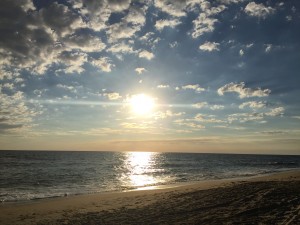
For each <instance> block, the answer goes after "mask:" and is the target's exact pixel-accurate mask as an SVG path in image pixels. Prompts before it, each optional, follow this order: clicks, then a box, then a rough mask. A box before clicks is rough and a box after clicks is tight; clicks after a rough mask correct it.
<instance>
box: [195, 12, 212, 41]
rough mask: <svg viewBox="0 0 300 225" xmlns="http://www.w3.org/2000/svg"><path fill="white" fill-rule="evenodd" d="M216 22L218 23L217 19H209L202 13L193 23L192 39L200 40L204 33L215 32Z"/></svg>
mask: <svg viewBox="0 0 300 225" xmlns="http://www.w3.org/2000/svg"><path fill="white" fill-rule="evenodd" d="M216 22H218V20H217V19H214V18H210V17H207V16H206V14H205V13H200V15H199V16H198V17H197V19H195V20H194V21H193V24H194V30H193V32H192V37H193V38H198V37H200V36H201V35H203V34H204V33H209V32H212V31H214V29H215V27H214V26H215V23H216Z"/></svg>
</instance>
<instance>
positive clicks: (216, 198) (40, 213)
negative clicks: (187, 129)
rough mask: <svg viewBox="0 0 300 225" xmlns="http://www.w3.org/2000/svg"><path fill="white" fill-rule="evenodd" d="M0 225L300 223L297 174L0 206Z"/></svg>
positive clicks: (280, 174) (291, 172) (3, 204)
mask: <svg viewBox="0 0 300 225" xmlns="http://www.w3.org/2000/svg"><path fill="white" fill-rule="evenodd" d="M0 224H1V225H17V224H20V225H25V224H26V225H31V224H39V225H42V224H47V225H50V224H51V225H52V224H65V225H66V224H69V225H77V224H86V225H92V224H105V225H107V224H114V225H115V224H139V225H140V224H285V225H288V224H290V225H292V224H294V225H296V224H298V225H299V224H300V171H299V170H297V171H289V172H281V173H276V174H272V175H267V176H262V177H255V178H243V179H232V180H221V181H220V180H218V181H205V182H197V183H194V184H186V185H177V186H176V185H175V186H166V187H165V188H162V187H160V188H157V189H153V190H140V191H131V192H122V193H104V194H93V195H82V196H73V197H64V198H56V199H47V200H40V201H34V202H27V203H17V204H16V203H14V204H11V203H10V204H8V203H2V204H1V205H0Z"/></svg>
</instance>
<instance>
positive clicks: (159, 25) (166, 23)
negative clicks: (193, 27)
mask: <svg viewBox="0 0 300 225" xmlns="http://www.w3.org/2000/svg"><path fill="white" fill-rule="evenodd" d="M179 24H180V21H179V20H177V19H173V20H158V21H156V23H155V28H156V29H157V30H159V31H161V30H163V29H164V28H165V27H171V28H174V27H176V26H177V25H179Z"/></svg>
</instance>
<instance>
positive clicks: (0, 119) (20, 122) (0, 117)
mask: <svg viewBox="0 0 300 225" xmlns="http://www.w3.org/2000/svg"><path fill="white" fill-rule="evenodd" d="M0 99H1V100H0V133H10V132H21V131H22V130H23V131H24V129H27V128H29V127H31V126H32V125H31V123H32V121H33V118H34V117H36V116H38V115H40V114H41V113H42V111H41V110H40V109H39V108H35V107H28V106H27V105H26V104H25V103H24V101H25V97H24V93H23V92H21V91H17V92H15V93H13V94H11V95H8V94H5V93H2V91H1V88H0Z"/></svg>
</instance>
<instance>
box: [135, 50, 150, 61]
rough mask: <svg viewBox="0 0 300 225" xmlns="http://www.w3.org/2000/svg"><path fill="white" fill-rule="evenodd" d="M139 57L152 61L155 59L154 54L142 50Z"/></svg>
mask: <svg viewBox="0 0 300 225" xmlns="http://www.w3.org/2000/svg"><path fill="white" fill-rule="evenodd" d="M139 57H140V58H145V59H148V60H151V59H153V58H154V54H153V53H152V52H149V51H147V50H142V51H140V52H139Z"/></svg>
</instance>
